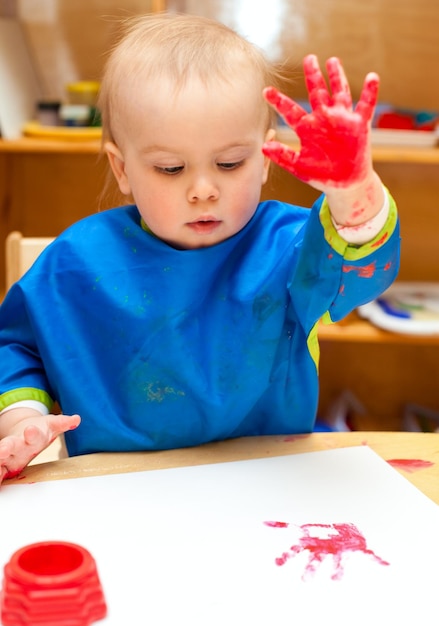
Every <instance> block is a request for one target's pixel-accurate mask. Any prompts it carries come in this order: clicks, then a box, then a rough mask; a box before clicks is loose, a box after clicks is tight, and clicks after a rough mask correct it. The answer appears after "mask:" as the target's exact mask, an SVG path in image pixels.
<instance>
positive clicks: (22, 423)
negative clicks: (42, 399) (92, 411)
mask: <svg viewBox="0 0 439 626" xmlns="http://www.w3.org/2000/svg"><path fill="white" fill-rule="evenodd" d="M80 421H81V419H80V417H79V415H42V414H41V413H39V412H38V411H36V410H34V409H28V408H16V409H10V410H9V411H5V412H4V413H2V414H1V415H0V483H1V482H2V480H3V479H4V478H10V477H13V476H16V475H17V474H19V473H20V471H21V470H22V469H23V468H24V467H25V466H26V465H27V464H28V463H29V461H31V460H32V459H34V458H35V457H36V456H37V455H38V454H39V453H40V452H42V451H43V450H44V449H45V448H47V446H48V445H49V444H50V443H52V441H53V440H54V439H56V437H58V435H60V434H61V433H64V432H66V431H68V430H73V429H74V428H76V427H77V426H78V425H79V423H80Z"/></svg>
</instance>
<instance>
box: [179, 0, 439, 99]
mask: <svg viewBox="0 0 439 626" xmlns="http://www.w3.org/2000/svg"><path fill="white" fill-rule="evenodd" d="M167 4H168V8H169V9H171V10H172V9H174V10H179V11H182V10H186V11H187V12H190V13H198V14H203V15H207V16H210V17H217V18H219V19H221V20H223V21H224V22H226V23H228V24H229V25H231V26H233V27H235V28H237V29H238V30H240V31H241V32H242V33H243V34H245V35H247V36H248V37H249V38H250V39H252V40H254V41H255V43H258V44H260V45H262V47H264V48H265V47H266V48H267V50H268V51H270V52H271V53H272V55H273V56H274V57H275V58H276V59H278V60H279V59H281V60H287V63H288V66H289V67H290V70H291V73H292V74H293V75H295V76H296V81H297V82H296V85H295V88H294V90H293V91H292V93H293V94H294V95H295V96H296V97H298V96H300V95H304V89H303V86H302V83H301V80H300V72H301V68H300V65H301V60H302V58H303V56H305V55H306V54H308V53H311V52H312V53H316V54H318V55H319V57H320V58H321V59H322V60H323V59H326V58H327V57H329V56H333V55H336V56H339V57H340V58H341V59H342V60H343V64H344V66H345V69H346V72H347V74H348V77H349V79H350V82H351V86H352V90H353V93H354V96H355V97H358V95H359V93H360V90H361V86H362V81H363V78H364V76H365V74H366V73H367V72H369V71H371V70H374V71H376V72H378V73H379V74H380V76H381V79H382V84H381V93H380V95H381V100H382V101H387V102H391V103H392V104H395V105H397V106H400V107H413V108H431V109H435V110H436V109H439V71H438V67H439V2H438V0H267V1H266V2H265V1H260V0H168V3H167Z"/></svg>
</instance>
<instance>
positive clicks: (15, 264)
mask: <svg viewBox="0 0 439 626" xmlns="http://www.w3.org/2000/svg"><path fill="white" fill-rule="evenodd" d="M53 240H54V237H23V235H22V234H21V233H20V232H19V231H17V230H14V231H12V232H11V233H9V235H8V236H7V238H6V291H7V290H8V289H9V288H10V287H11V285H13V284H14V283H15V282H17V280H19V279H20V278H21V277H22V276H23V274H25V273H26V272H27V270H28V269H29V268H30V266H31V265H32V264H33V262H34V261H35V259H36V258H37V257H38V256H39V255H40V254H41V252H42V251H43V250H44V248H45V247H46V246H48V245H49V244H50V243H52V241H53Z"/></svg>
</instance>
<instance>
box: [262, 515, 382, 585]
mask: <svg viewBox="0 0 439 626" xmlns="http://www.w3.org/2000/svg"><path fill="white" fill-rule="evenodd" d="M265 525H266V526H270V527H271V528H288V526H289V524H288V522H265ZM299 528H300V530H301V531H302V536H301V537H300V538H299V541H298V542H297V543H295V544H294V545H292V546H290V548H289V550H288V551H286V552H283V553H282V555H281V556H279V557H277V558H276V559H275V563H276V565H285V563H286V562H287V561H288V560H289V559H292V558H294V557H295V556H297V555H298V554H300V553H302V552H308V563H307V565H306V567H305V571H304V573H303V576H302V580H306V579H307V578H309V577H310V576H312V575H314V574H315V572H316V569H317V566H318V565H319V564H321V563H322V562H323V560H324V559H325V558H326V557H328V556H329V557H332V559H333V564H334V573H333V574H332V576H331V579H332V580H340V579H341V578H342V576H343V573H344V570H343V563H342V560H343V556H344V555H345V554H346V553H348V552H361V553H363V554H365V555H367V556H369V557H372V558H373V559H374V560H375V561H376V562H377V563H379V564H380V565H389V563H388V561H385V560H384V559H382V558H381V557H379V556H378V555H376V554H375V552H373V551H372V550H370V548H368V547H367V543H366V539H365V538H364V537H363V535H362V534H361V532H360V531H359V530H358V528H357V527H356V526H355V525H354V524H347V523H346V524H303V525H302V526H300V527H299ZM322 531H323V535H324V536H322ZM313 533H314V534H313Z"/></svg>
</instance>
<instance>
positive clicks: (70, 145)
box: [0, 137, 101, 154]
mask: <svg viewBox="0 0 439 626" xmlns="http://www.w3.org/2000/svg"><path fill="white" fill-rule="evenodd" d="M100 150H101V142H100V141H99V140H96V139H90V140H87V141H84V140H77V139H76V140H72V141H66V140H58V139H32V138H30V137H23V138H22V139H8V140H5V139H0V153H2V152H3V153H7V154H35V153H46V154H98V153H99V152H100Z"/></svg>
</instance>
